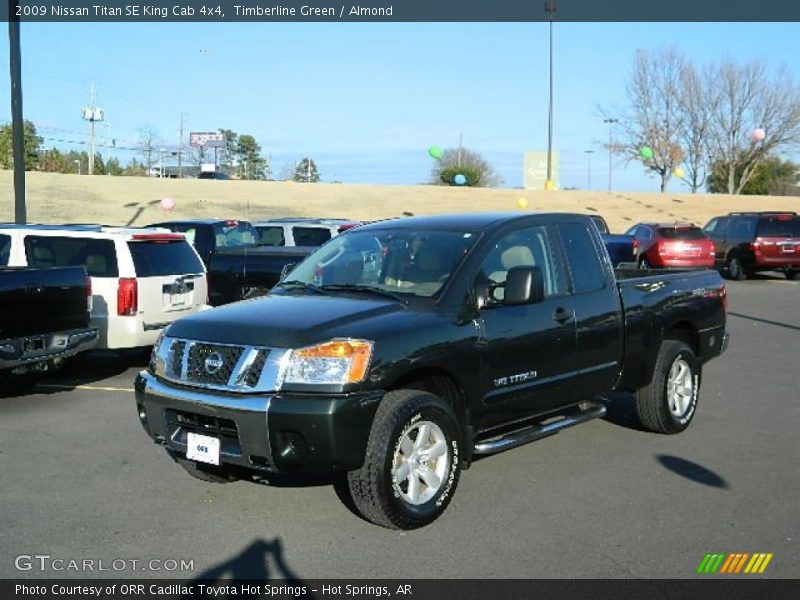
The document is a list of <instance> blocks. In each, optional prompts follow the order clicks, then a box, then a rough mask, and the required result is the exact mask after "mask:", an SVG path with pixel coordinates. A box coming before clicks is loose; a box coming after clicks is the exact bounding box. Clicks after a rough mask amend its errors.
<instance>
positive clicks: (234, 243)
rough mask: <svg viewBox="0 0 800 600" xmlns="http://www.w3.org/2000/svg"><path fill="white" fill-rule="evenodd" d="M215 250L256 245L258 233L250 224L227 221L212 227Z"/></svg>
mask: <svg viewBox="0 0 800 600" xmlns="http://www.w3.org/2000/svg"><path fill="white" fill-rule="evenodd" d="M214 237H215V238H216V239H215V243H214V246H215V247H216V248H237V247H239V246H254V245H255V244H257V243H258V242H257V239H258V233H257V232H256V230H255V228H254V227H253V226H252V225H251V224H250V223H242V222H240V221H228V222H225V223H221V224H217V225H214Z"/></svg>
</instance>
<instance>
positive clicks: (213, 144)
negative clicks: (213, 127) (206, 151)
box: [189, 131, 225, 148]
mask: <svg viewBox="0 0 800 600" xmlns="http://www.w3.org/2000/svg"><path fill="white" fill-rule="evenodd" d="M189 145H190V146H191V147H192V148H224V147H225V136H223V135H222V134H221V133H220V132H218V131H216V132H215V131H207V132H193V133H190V134H189Z"/></svg>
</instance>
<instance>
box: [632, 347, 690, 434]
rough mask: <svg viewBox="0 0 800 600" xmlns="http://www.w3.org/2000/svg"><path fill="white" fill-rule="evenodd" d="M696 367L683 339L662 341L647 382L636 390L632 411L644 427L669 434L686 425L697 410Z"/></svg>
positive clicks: (677, 431) (678, 431) (681, 429)
mask: <svg viewBox="0 0 800 600" xmlns="http://www.w3.org/2000/svg"><path fill="white" fill-rule="evenodd" d="M700 370H701V368H700V361H699V360H698V359H697V357H696V356H695V354H694V352H693V351H692V349H691V348H690V347H689V346H688V345H686V344H685V343H684V342H681V341H677V340H664V341H663V342H662V344H661V348H660V349H659V352H658V358H657V359H656V366H655V369H654V371H653V378H652V380H651V381H650V384H649V385H647V386H646V387H643V388H642V389H640V390H638V391H637V392H636V412H637V414H638V416H639V421H640V422H641V423H642V425H643V426H644V427H645V428H646V429H648V430H650V431H654V432H656V433H669V434H671V433H680V432H681V431H683V430H684V429H686V428H687V427H688V426H689V424H690V423H691V422H692V418H693V417H694V414H695V411H696V410H697V399H698V396H699V393H700Z"/></svg>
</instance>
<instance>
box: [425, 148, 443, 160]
mask: <svg viewBox="0 0 800 600" xmlns="http://www.w3.org/2000/svg"><path fill="white" fill-rule="evenodd" d="M428 154H430V155H431V158H435V159H436V160H441V159H442V149H441V148H439V146H431V147H430V148H428Z"/></svg>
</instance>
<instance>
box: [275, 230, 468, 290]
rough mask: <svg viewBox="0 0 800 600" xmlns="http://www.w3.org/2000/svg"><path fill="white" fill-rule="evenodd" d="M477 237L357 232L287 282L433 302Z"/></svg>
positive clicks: (304, 265)
mask: <svg viewBox="0 0 800 600" xmlns="http://www.w3.org/2000/svg"><path fill="white" fill-rule="evenodd" d="M476 237H477V236H476V235H475V234H474V233H471V232H464V231H412V230H408V229H380V230H370V231H363V230H353V231H351V232H348V233H346V234H344V235H340V236H338V237H335V238H333V240H331V241H330V242H328V243H327V244H325V245H324V246H322V247H321V248H320V249H319V250H316V251H315V252H314V253H312V254H311V255H309V256H308V257H307V258H306V259H305V260H304V261H303V262H302V263H300V264H299V265H298V266H297V267H296V268H295V269H294V270H293V271H292V272H291V274H290V275H288V277H287V278H286V279H287V281H290V282H299V283H303V284H307V285H313V286H318V287H320V288H322V289H325V288H328V287H329V286H330V289H332V290H337V289H338V290H346V289H348V288H349V289H352V290H357V289H358V288H371V289H373V290H378V291H381V292H388V293H391V294H403V295H408V296H417V297H420V298H432V297H434V296H436V295H437V294H438V293H439V292H440V291H441V289H442V288H443V287H444V285H445V283H447V281H448V279H449V278H450V276H451V275H452V274H453V272H454V271H455V270H456V268H457V267H458V265H459V264H460V263H461V261H462V260H463V259H464V257H465V256H466V254H467V253H468V252H469V250H470V248H471V247H472V245H473V243H474V241H475V239H476ZM360 291H365V290H364V289H361V290H360Z"/></svg>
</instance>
